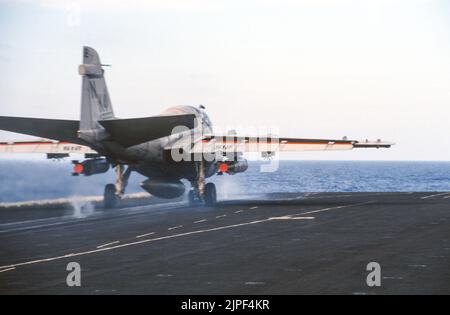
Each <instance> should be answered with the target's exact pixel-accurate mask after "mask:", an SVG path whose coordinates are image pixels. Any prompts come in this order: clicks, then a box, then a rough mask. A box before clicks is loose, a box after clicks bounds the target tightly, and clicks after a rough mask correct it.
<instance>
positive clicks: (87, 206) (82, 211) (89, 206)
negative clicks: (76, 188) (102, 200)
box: [70, 197, 95, 219]
mask: <svg viewBox="0 0 450 315" xmlns="http://www.w3.org/2000/svg"><path fill="white" fill-rule="evenodd" d="M70 204H71V205H72V207H73V217H74V218H76V219H84V218H86V217H88V216H91V215H92V214H94V211H95V207H94V205H93V203H92V202H91V201H89V200H86V199H83V198H80V197H72V198H70Z"/></svg>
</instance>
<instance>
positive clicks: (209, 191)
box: [205, 183, 217, 206]
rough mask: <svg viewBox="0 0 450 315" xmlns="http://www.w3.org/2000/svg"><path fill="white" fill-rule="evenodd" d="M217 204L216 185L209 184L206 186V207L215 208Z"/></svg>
mask: <svg viewBox="0 0 450 315" xmlns="http://www.w3.org/2000/svg"><path fill="white" fill-rule="evenodd" d="M216 202H217V193H216V185H214V183H208V184H206V186H205V205H207V206H214V205H215V204H216Z"/></svg>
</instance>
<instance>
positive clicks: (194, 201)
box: [188, 190, 198, 206]
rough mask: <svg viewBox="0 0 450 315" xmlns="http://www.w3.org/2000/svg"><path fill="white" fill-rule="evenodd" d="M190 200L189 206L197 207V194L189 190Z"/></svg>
mask: <svg viewBox="0 0 450 315" xmlns="http://www.w3.org/2000/svg"><path fill="white" fill-rule="evenodd" d="M188 200H189V205H190V206H195V205H196V204H198V202H197V200H196V199H195V192H194V190H189V193H188Z"/></svg>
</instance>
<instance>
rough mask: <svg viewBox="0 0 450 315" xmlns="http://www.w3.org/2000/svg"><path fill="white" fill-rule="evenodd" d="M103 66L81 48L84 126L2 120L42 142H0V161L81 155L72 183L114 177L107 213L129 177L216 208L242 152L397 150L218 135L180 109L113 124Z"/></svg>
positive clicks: (195, 110)
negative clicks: (1, 157)
mask: <svg viewBox="0 0 450 315" xmlns="http://www.w3.org/2000/svg"><path fill="white" fill-rule="evenodd" d="M104 66H105V65H103V64H102V63H101V62H100V58H99V55H98V54H97V52H96V51H95V50H94V49H92V48H90V47H83V63H82V64H81V65H80V66H79V74H80V75H81V76H82V97H81V118H80V120H79V121H78V120H55V119H38V118H22V117H0V129H2V130H6V131H11V132H17V133H22V134H27V135H33V136H37V137H41V138H44V139H42V140H37V141H18V142H0V153H46V154H47V157H48V158H64V157H68V156H69V154H71V153H82V154H84V157H85V160H84V161H81V162H79V161H73V164H74V171H73V175H86V176H89V175H93V174H99V173H104V172H106V171H108V169H109V168H110V167H113V168H115V170H116V183H115V184H107V185H106V186H105V190H104V206H105V208H112V207H115V206H116V205H117V203H118V202H119V200H120V198H121V197H122V196H123V194H124V193H125V188H126V186H127V182H128V179H129V177H130V174H131V172H133V171H135V172H138V173H140V174H142V175H144V176H146V177H148V179H147V180H145V181H144V182H142V183H141V187H142V188H143V189H145V190H146V191H147V192H149V193H150V194H152V195H154V196H157V197H162V198H177V197H180V196H181V195H183V194H184V192H185V185H184V184H183V182H181V180H182V179H186V180H188V181H189V182H190V183H191V186H192V188H191V189H190V191H189V193H188V199H189V202H190V203H191V204H206V205H208V206H211V205H214V203H215V202H216V188H215V185H214V183H206V182H205V180H206V178H209V177H211V176H213V175H216V174H218V175H222V174H230V175H233V174H236V173H241V172H244V171H246V170H247V167H248V163H247V160H246V159H245V158H244V157H243V153H244V152H258V153H259V154H261V155H262V156H263V157H266V158H271V157H273V156H274V154H275V152H282V151H312V150H315V151H327V150H351V149H353V148H389V147H391V145H393V143H390V142H382V141H380V140H378V141H373V142H371V141H368V140H365V141H356V140H348V139H346V138H344V139H341V140H328V139H302V138H280V137H275V136H265V137H261V136H254V137H253V136H252V137H248V136H238V135H237V134H236V133H233V132H231V133H226V134H224V135H223V134H222V135H216V134H214V133H213V128H212V124H211V121H210V119H209V117H208V115H207V114H206V111H205V107H204V106H201V105H200V106H198V107H194V106H175V107H171V108H169V109H167V110H166V111H164V112H163V113H161V114H160V115H157V116H152V117H146V118H135V119H118V118H116V117H115V116H114V112H113V108H112V105H111V100H110V98H109V94H108V90H107V87H106V82H105V78H104ZM49 139H50V140H49Z"/></svg>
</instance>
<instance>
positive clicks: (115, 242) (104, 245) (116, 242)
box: [97, 241, 120, 248]
mask: <svg viewBox="0 0 450 315" xmlns="http://www.w3.org/2000/svg"><path fill="white" fill-rule="evenodd" d="M118 243H120V241H114V242H111V243H106V244H103V245H98V246H97V248H103V247H107V246H109V245H114V244H118Z"/></svg>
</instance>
